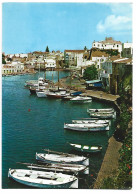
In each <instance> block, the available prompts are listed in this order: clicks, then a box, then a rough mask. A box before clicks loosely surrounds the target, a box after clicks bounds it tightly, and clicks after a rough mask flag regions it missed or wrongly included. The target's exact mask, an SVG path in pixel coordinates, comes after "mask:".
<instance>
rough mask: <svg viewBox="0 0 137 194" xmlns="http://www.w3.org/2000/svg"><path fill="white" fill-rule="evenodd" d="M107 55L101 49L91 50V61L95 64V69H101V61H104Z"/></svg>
mask: <svg viewBox="0 0 137 194" xmlns="http://www.w3.org/2000/svg"><path fill="white" fill-rule="evenodd" d="M108 57H109V55H108V54H107V53H105V52H103V51H100V50H97V51H92V53H91V58H90V59H91V61H92V63H93V64H95V66H96V68H97V69H101V63H103V62H105V61H106V60H107V59H108Z"/></svg>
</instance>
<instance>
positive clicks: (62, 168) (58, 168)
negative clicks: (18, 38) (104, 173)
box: [18, 162, 89, 174]
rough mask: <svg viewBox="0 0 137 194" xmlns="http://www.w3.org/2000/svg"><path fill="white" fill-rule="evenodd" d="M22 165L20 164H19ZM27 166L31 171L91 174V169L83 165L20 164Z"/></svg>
mask: <svg viewBox="0 0 137 194" xmlns="http://www.w3.org/2000/svg"><path fill="white" fill-rule="evenodd" d="M18 163H20V162H18ZM20 164H24V165H26V166H27V167H28V168H30V169H38V170H44V171H45V170H46V171H54V172H62V173H71V174H72V173H73V174H82V173H83V174H89V167H88V166H85V165H81V164H65V163H47V164H32V163H20Z"/></svg>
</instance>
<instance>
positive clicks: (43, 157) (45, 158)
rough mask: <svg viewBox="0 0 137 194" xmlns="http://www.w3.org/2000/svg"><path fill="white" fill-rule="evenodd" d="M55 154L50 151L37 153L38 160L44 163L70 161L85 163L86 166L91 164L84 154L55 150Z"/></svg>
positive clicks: (71, 162)
mask: <svg viewBox="0 0 137 194" xmlns="http://www.w3.org/2000/svg"><path fill="white" fill-rule="evenodd" d="M49 152H53V154H50V153H36V160H38V161H40V162H43V163H70V164H75V163H77V164H83V165H85V166H88V165H89V159H88V158H86V157H84V156H77V155H74V154H68V153H61V154H60V153H59V152H55V154H54V151H49Z"/></svg>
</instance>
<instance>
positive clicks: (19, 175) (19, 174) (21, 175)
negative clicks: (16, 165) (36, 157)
mask: <svg viewBox="0 0 137 194" xmlns="http://www.w3.org/2000/svg"><path fill="white" fill-rule="evenodd" d="M17 176H18V177H25V176H26V174H25V173H18V174H17Z"/></svg>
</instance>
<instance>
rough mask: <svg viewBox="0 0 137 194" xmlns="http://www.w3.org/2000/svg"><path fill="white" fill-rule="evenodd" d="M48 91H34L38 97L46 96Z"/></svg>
mask: <svg viewBox="0 0 137 194" xmlns="http://www.w3.org/2000/svg"><path fill="white" fill-rule="evenodd" d="M48 93H49V90H43V91H36V94H37V97H39V98H45V97H47V94H48Z"/></svg>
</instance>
